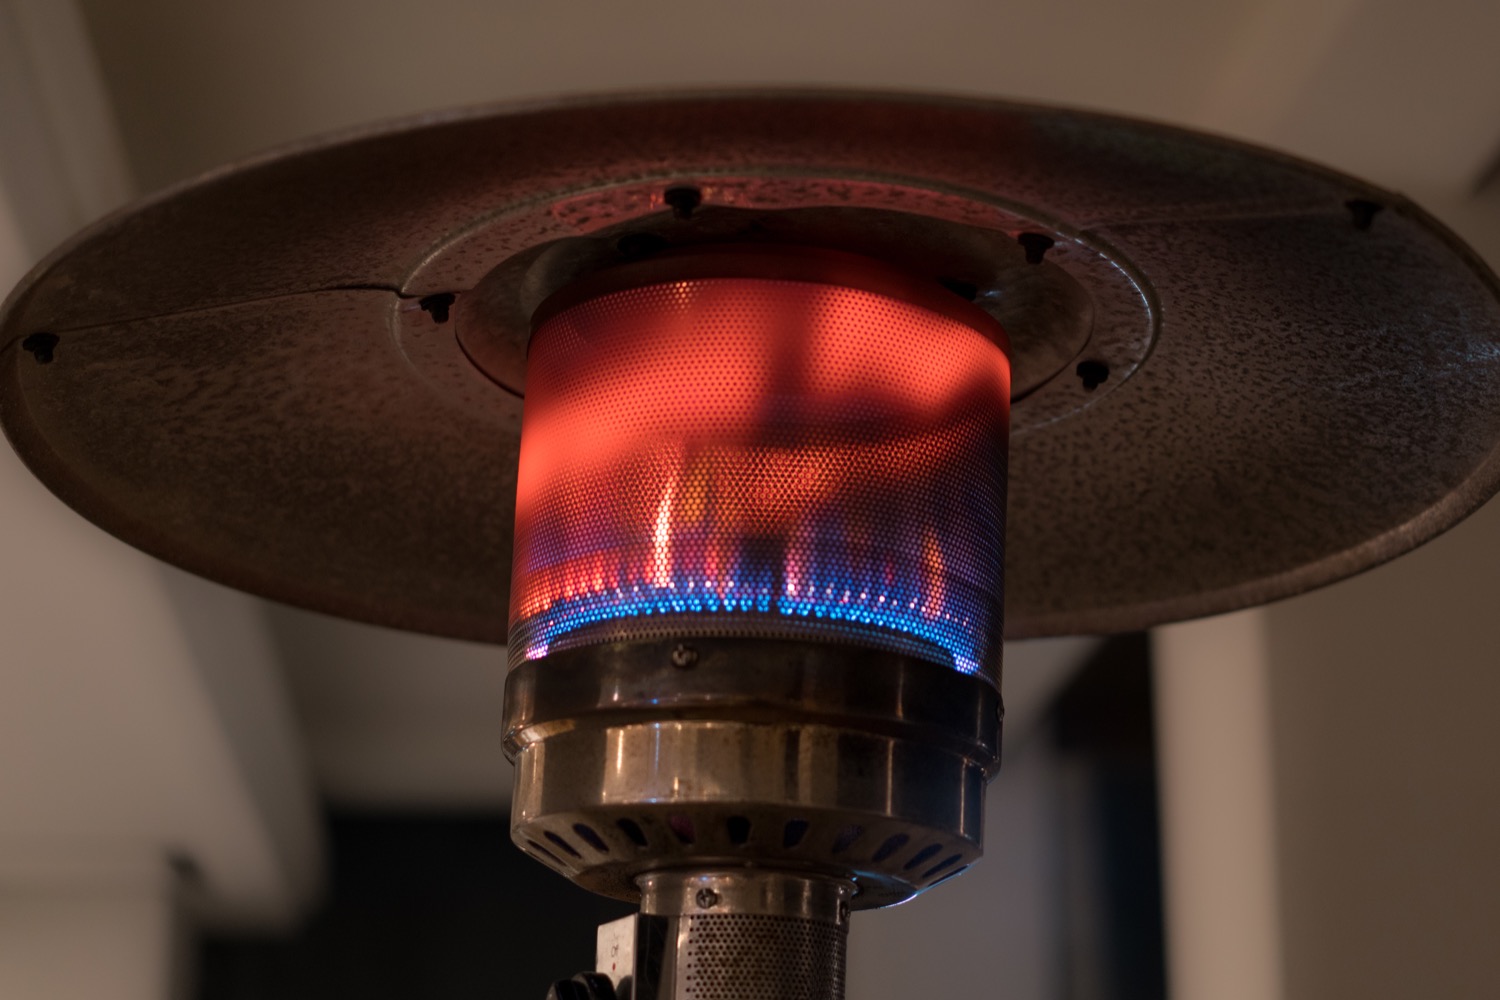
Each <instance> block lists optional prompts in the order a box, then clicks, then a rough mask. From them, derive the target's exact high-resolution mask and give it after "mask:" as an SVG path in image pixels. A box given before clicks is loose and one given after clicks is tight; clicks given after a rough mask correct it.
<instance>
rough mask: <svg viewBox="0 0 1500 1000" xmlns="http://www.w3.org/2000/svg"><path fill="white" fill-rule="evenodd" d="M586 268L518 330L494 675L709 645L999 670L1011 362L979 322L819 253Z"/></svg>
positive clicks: (708, 254) (929, 294)
mask: <svg viewBox="0 0 1500 1000" xmlns="http://www.w3.org/2000/svg"><path fill="white" fill-rule="evenodd" d="M595 279H596V280H594V281H590V280H588V279H585V280H584V281H583V282H581V283H580V284H581V286H582V287H581V288H580V287H579V285H573V286H569V287H568V288H567V289H566V290H565V291H564V292H563V293H561V294H562V295H563V296H564V297H565V298H566V301H565V302H561V303H556V302H555V301H554V300H555V299H556V297H554V299H549V300H548V301H547V302H546V303H544V304H543V306H542V309H541V310H540V311H539V314H538V317H537V332H536V334H535V336H534V337H533V338H532V342H531V353H530V365H529V368H528V376H527V383H526V384H527V395H526V408H525V418H524V421H523V425H522V431H521V457H520V472H519V475H518V477H517V485H516V519H515V520H516V541H515V547H516V554H515V572H514V576H513V577H512V581H513V582H512V594H511V597H512V603H511V630H510V659H511V663H512V664H516V663H519V662H521V661H522V660H525V659H536V658H538V657H543V656H546V655H548V653H549V652H552V651H557V650H562V649H567V648H571V647H573V646H578V645H587V644H598V643H602V642H629V641H632V640H637V639H642V638H647V637H663V636H665V637H686V636H693V635H710V636H712V635H721V636H724V635H733V636H741V637H747V638H749V637H758V638H794V637H795V638H800V639H802V640H804V641H807V642H839V643H851V644H855V645H861V646H864V647H867V648H879V649H891V650H896V651H900V652H905V653H907V654H908V655H912V656H918V657H922V658H925V659H929V660H931V661H933V662H936V663H940V664H943V665H944V666H948V667H952V668H953V669H955V670H958V671H959V672H961V673H983V674H985V675H987V676H990V677H992V678H993V677H996V676H998V670H999V658H1000V642H999V639H1000V634H1001V622H1000V613H1001V597H1000V595H1001V589H1002V588H1001V574H1002V573H1003V571H1004V546H1003V542H1002V541H1001V539H1003V537H1004V520H1005V451H1006V442H1007V439H1008V426H1007V420H1006V418H1007V414H1008V412H1009V408H1010V367H1009V364H1008V362H1007V359H1006V357H1005V353H1004V348H1003V341H1004V339H1005V337H1004V333H1003V331H1002V330H1001V329H1000V328H999V327H998V326H997V325H996V324H995V322H994V321H993V320H992V319H991V318H990V316H989V315H988V314H986V313H985V312H984V311H983V310H981V309H978V308H977V307H975V306H973V305H971V304H970V303H968V302H965V301H964V300H963V299H962V298H960V297H959V296H957V295H955V294H953V293H952V292H949V291H947V290H945V289H944V288H942V286H940V285H938V284H937V283H936V282H923V281H919V280H917V279H913V278H912V277H910V276H909V275H906V274H905V273H903V272H900V271H895V270H893V269H890V268H887V267H885V266H884V265H880V264H878V263H877V262H875V261H873V260H869V259H867V258H861V257H856V256H854V255H852V254H842V253H832V252H829V251H824V250H819V251H808V250H795V251H794V250H791V249H788V248H781V247H769V248H768V247H755V246H733V245H730V246H724V245H721V246H716V247H713V248H701V249H695V250H694V251H692V252H690V253H687V254H682V255H665V256H663V257H658V258H656V259H652V260H646V261H639V262H635V263H633V264H626V265H622V266H620V267H618V268H614V269H611V270H607V271H603V272H600V273H599V274H598V275H596V276H595ZM600 279H609V280H608V283H607V284H606V285H603V286H602V287H601V286H599V284H598V282H599V280H600ZM910 339H916V340H918V341H920V342H921V343H922V344H923V350H922V351H920V352H913V351H912V350H911V349H910V343H909V340H910Z"/></svg>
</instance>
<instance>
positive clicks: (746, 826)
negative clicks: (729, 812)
mask: <svg viewBox="0 0 1500 1000" xmlns="http://www.w3.org/2000/svg"><path fill="white" fill-rule="evenodd" d="M724 829H725V831H726V832H727V833H728V834H729V842H730V843H731V844H733V845H734V846H736V847H741V846H743V845H744V843H745V841H747V840H749V839H750V821H749V820H748V819H746V818H745V817H744V816H731V817H729V819H728V820H726V821H725V823H724Z"/></svg>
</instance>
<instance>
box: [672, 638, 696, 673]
mask: <svg viewBox="0 0 1500 1000" xmlns="http://www.w3.org/2000/svg"><path fill="white" fill-rule="evenodd" d="M697 662H698V651H697V650H696V649H694V648H693V647H692V646H689V645H688V644H687V643H684V642H679V643H678V644H677V648H676V649H674V650H672V666H674V667H676V668H677V669H679V670H686V669H687V668H689V667H691V666H692V665H693V664H695V663H697Z"/></svg>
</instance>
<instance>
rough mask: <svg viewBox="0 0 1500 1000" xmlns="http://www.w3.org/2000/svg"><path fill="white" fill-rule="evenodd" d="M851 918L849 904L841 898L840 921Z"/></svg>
mask: <svg viewBox="0 0 1500 1000" xmlns="http://www.w3.org/2000/svg"><path fill="white" fill-rule="evenodd" d="M848 919H849V904H848V903H846V902H844V901H843V900H839V923H843V922H844V921H845V920H848Z"/></svg>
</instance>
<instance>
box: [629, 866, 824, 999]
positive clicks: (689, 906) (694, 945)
mask: <svg viewBox="0 0 1500 1000" xmlns="http://www.w3.org/2000/svg"><path fill="white" fill-rule="evenodd" d="M852 893H853V886H851V885H849V884H848V883H847V882H839V881H836V880H833V879H823V878H817V877H808V876H799V875H791V874H787V873H784V872H774V871H745V870H738V871H733V870H731V871H672V872H655V873H652V874H651V875H647V876H643V877H642V878H641V912H642V916H641V917H640V918H639V920H640V923H639V924H638V925H637V926H638V938H637V942H638V943H637V963H636V973H635V976H634V982H635V996H636V998H637V1000H842V998H843V996H844V968H845V960H846V951H847V944H848V938H849V904H848V900H849V898H850V896H851V894H852ZM642 945H644V947H642Z"/></svg>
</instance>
